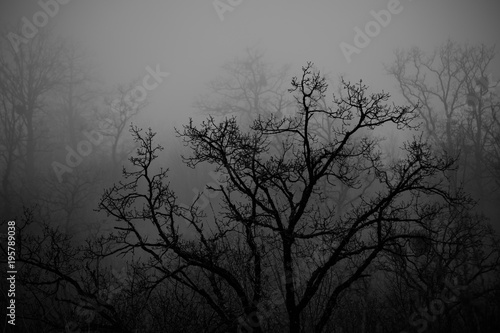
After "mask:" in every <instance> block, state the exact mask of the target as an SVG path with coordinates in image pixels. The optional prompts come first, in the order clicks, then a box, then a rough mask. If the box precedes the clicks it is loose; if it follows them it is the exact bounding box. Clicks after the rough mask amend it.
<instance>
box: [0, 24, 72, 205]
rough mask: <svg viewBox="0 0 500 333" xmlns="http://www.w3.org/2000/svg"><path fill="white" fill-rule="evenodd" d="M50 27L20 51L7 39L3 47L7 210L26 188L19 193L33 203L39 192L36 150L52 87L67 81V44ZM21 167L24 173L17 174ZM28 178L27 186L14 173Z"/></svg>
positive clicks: (0, 72) (0, 80)
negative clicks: (16, 181) (63, 61)
mask: <svg viewBox="0 0 500 333" xmlns="http://www.w3.org/2000/svg"><path fill="white" fill-rule="evenodd" d="M50 36H51V35H50V34H48V33H46V32H43V33H42V32H41V33H39V34H37V36H36V37H35V38H33V39H32V40H30V42H29V43H26V44H23V45H21V46H20V47H19V50H18V51H17V52H16V51H15V50H14V48H12V45H10V44H9V45H6V44H8V43H7V42H6V41H5V43H2V45H1V50H0V94H1V101H2V104H1V106H0V107H1V108H0V114H1V116H0V117H1V120H2V121H1V126H2V127H3V128H2V131H0V133H2V134H3V135H1V136H0V139H1V140H2V141H1V142H0V144H1V147H2V149H1V153H2V159H3V161H4V162H5V166H6V167H5V169H3V170H2V173H3V174H2V201H4V202H5V203H6V206H7V207H5V209H6V212H8V211H9V209H10V208H9V207H11V206H12V201H11V200H10V198H12V196H13V194H14V193H16V192H18V191H21V193H19V194H20V196H19V197H18V200H19V199H21V198H22V199H23V200H24V202H26V203H27V204H30V203H33V202H32V200H33V199H34V198H35V196H36V188H37V185H40V184H39V183H38V182H37V181H36V180H37V177H36V176H37V174H38V172H37V171H38V169H37V168H36V167H35V165H36V162H37V161H36V157H35V155H36V153H37V152H38V151H39V150H40V144H39V142H38V141H39V139H40V137H43V135H44V133H42V131H41V128H43V127H44V126H42V125H44V120H43V117H42V116H43V114H44V113H45V112H47V100H48V96H49V93H50V92H51V91H52V89H54V88H55V87H56V86H58V85H60V84H62V82H63V75H64V67H63V66H62V65H61V62H60V60H61V56H62V54H63V52H64V50H65V47H64V44H63V43H62V42H59V41H54V40H53V39H52V38H51V37H50ZM16 169H20V170H21V171H22V174H17V173H16V172H15V170H16ZM14 178H16V179H23V180H24V181H23V182H22V188H19V186H18V185H14V183H13V179H14Z"/></svg>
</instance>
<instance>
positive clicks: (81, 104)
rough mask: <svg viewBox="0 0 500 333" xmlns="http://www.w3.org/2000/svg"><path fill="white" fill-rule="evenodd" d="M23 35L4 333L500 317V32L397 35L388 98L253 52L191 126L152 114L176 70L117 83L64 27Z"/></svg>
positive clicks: (362, 330) (3, 128) (2, 121)
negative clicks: (499, 46)
mask: <svg viewBox="0 0 500 333" xmlns="http://www.w3.org/2000/svg"><path fill="white" fill-rule="evenodd" d="M242 6H243V5H242ZM241 10H243V9H241ZM231 15H232V14H231ZM401 15H402V14H401ZM16 46H17V47H13V45H12V43H11V41H9V40H8V39H5V38H4V39H3V40H2V42H1V44H0V183H1V184H0V223H1V230H0V232H1V235H2V236H1V237H2V239H1V242H0V246H1V248H0V251H1V252H2V255H1V257H0V259H1V260H0V261H1V264H2V270H1V282H0V285H1V290H2V298H1V307H2V308H3V309H4V310H3V311H6V310H5V309H7V311H6V314H7V316H6V317H4V322H3V326H2V329H3V332H10V331H12V332H14V331H16V332H82V333H84V332H130V333H132V332H134V333H139V332H144V333H148V332H172V333H175V332H207V333H208V332H211V333H226V332H234V333H236V332H241V333H250V332H254V333H263V332H289V333H303V332H317V333H321V332H324V333H369V332H371V333H387V332H408V333H410V332H419V333H421V332H463V333H465V332H476V333H485V332H498V331H500V317H499V316H498V314H499V313H500V239H499V234H498V232H499V231H500V226H499V225H498V222H497V221H498V216H499V212H500V211H499V207H498V202H500V201H499V199H500V192H499V188H500V85H499V84H498V82H495V78H494V76H493V75H492V74H491V73H492V64H493V63H494V62H495V61H496V60H497V57H498V55H497V53H496V51H495V47H494V45H486V44H481V43H477V44H473V43H462V42H458V41H455V40H452V39H448V40H445V41H443V42H442V43H441V44H440V45H438V46H436V47H435V49H434V50H433V51H432V52H426V51H424V50H423V49H420V48H418V47H413V48H408V49H404V48H400V49H398V50H397V51H395V52H394V55H393V58H392V59H390V60H388V62H387V65H386V66H385V67H384V73H385V74H384V75H385V76H386V77H388V78H389V79H390V80H391V81H392V83H393V84H394V87H395V88H394V89H393V91H389V92H387V91H385V90H382V89H379V88H378V87H377V86H376V85H375V86H373V85H372V86H368V85H367V84H366V83H365V81H364V80H363V78H361V79H360V78H357V79H356V80H352V79H350V78H347V77H344V76H339V77H338V78H337V79H334V78H333V76H332V75H331V74H330V73H325V72H324V71H323V70H321V69H320V68H319V67H318V66H316V65H315V63H314V62H312V61H310V60H309V59H304V60H303V63H302V65H301V66H299V67H295V66H292V65H289V64H276V63H274V62H272V61H270V60H269V59H268V58H266V50H263V49H262V48H259V47H254V46H248V47H246V48H244V49H241V50H239V53H238V54H239V55H238V56H236V57H229V58H227V59H224V65H223V66H222V68H221V69H220V71H219V72H218V74H217V75H216V76H215V77H212V79H211V80H209V81H208V82H205V83H207V89H206V93H203V94H192V95H191V101H192V103H193V105H194V108H196V110H197V112H198V113H197V115H196V117H192V118H191V119H190V120H189V121H187V122H184V123H182V124H180V125H178V126H176V127H175V140H165V137H164V136H162V135H163V134H164V133H163V132H162V131H165V129H164V127H162V124H161V123H158V122H156V123H155V122H154V121H152V122H149V123H148V122H147V121H141V115H142V114H143V113H144V112H145V111H144V110H145V109H146V108H147V107H148V106H149V102H150V98H151V95H152V94H154V92H153V90H154V89H156V87H157V86H158V85H160V84H161V83H162V82H163V81H168V80H170V77H171V75H170V73H168V72H166V71H167V68H164V67H162V66H160V65H156V66H155V65H154V64H153V65H150V66H148V67H147V68H146V70H145V71H144V75H143V76H141V77H140V78H138V79H134V80H131V81H129V82H127V83H124V84H123V85H120V86H118V87H115V88H113V89H107V88H103V86H102V85H100V83H99V82H98V80H97V78H96V77H94V76H93V71H92V70H91V69H90V67H91V65H90V64H91V60H90V59H89V58H88V57H86V55H85V52H83V51H82V49H81V48H79V46H78V45H77V44H75V43H71V41H68V40H64V39H61V38H56V37H55V36H54V35H53V34H52V33H50V32H48V30H47V31H45V30H44V31H40V32H39V33H38V34H37V35H36V36H35V37H33V38H32V39H30V41H29V42H27V43H19V44H16ZM89 66H90V67H89ZM335 74H336V73H335ZM395 97H397V98H395ZM164 107H165V108H168V105H165V106H164ZM145 123H146V125H145V126H144V124H145ZM495 223H496V224H495ZM13 272H15V273H13ZM13 300H14V302H13ZM11 309H12V311H11ZM9 314H10V315H9Z"/></svg>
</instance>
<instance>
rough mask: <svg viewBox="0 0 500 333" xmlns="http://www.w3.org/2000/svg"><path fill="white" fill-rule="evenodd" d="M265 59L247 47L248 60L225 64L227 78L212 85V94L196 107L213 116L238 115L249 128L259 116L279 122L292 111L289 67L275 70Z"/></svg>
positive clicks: (222, 77) (239, 59) (210, 86)
mask: <svg viewBox="0 0 500 333" xmlns="http://www.w3.org/2000/svg"><path fill="white" fill-rule="evenodd" d="M263 58H264V54H263V52H260V51H259V50H256V49H252V48H248V49H247V50H246V56H245V57H243V58H236V59H234V60H233V61H231V62H228V63H226V64H225V65H224V66H223V67H222V69H223V71H224V75H222V76H220V77H219V78H217V79H216V80H214V81H212V82H210V84H209V85H208V88H209V91H210V92H209V94H208V95H205V96H201V97H200V98H198V100H197V101H196V103H195V106H196V107H197V108H198V109H200V110H201V111H202V112H203V113H205V114H210V115H212V116H236V117H237V118H238V119H239V120H240V121H242V122H243V123H242V124H247V125H249V124H250V123H251V122H252V121H253V120H255V119H256V118H257V117H258V116H259V115H261V116H270V115H274V116H276V117H277V118H278V119H279V118H281V117H282V116H283V115H285V114H286V113H288V112H290V108H291V107H293V101H292V100H291V99H289V98H288V94H287V91H286V87H287V82H286V80H287V79H288V75H289V66H286V65H285V66H283V67H281V68H279V69H278V70H275V69H273V67H272V65H271V64H268V63H266V62H265V61H264V59H263Z"/></svg>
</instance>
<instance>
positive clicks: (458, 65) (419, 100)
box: [387, 40, 500, 209]
mask: <svg viewBox="0 0 500 333" xmlns="http://www.w3.org/2000/svg"><path fill="white" fill-rule="evenodd" d="M494 57H495V50H494V47H493V46H491V47H489V46H486V45H478V46H470V45H460V44H458V43H456V42H453V41H450V40H448V41H447V42H446V43H444V44H443V45H441V46H440V47H439V48H437V49H436V50H435V51H434V52H433V53H432V54H430V55H426V54H425V53H424V52H423V51H422V50H420V49H418V48H413V49H411V50H408V51H403V50H399V51H397V52H396V60H395V62H394V64H393V65H391V66H390V67H388V69H387V71H388V73H389V74H390V75H391V76H393V77H394V78H395V79H396V80H397V84H398V86H399V88H400V91H401V92H402V94H403V96H404V97H405V99H406V100H407V101H408V103H411V105H413V106H415V107H416V106H418V108H417V110H418V114H419V117H420V118H421V119H422V120H423V123H424V125H425V133H426V135H427V136H428V137H429V138H430V139H431V140H432V142H433V144H435V146H436V149H438V147H439V149H442V150H444V151H446V152H447V153H448V154H450V155H452V156H458V155H460V160H459V161H460V164H459V165H460V169H455V170H452V171H450V175H449V176H450V177H451V180H452V181H451V182H450V185H451V186H452V187H453V188H455V189H457V188H458V187H460V184H462V183H464V184H465V185H466V188H467V189H470V190H471V191H473V192H472V193H473V194H474V197H475V199H476V200H478V201H479V209H485V208H486V207H485V206H484V205H483V202H484V201H485V200H487V199H488V195H486V194H487V193H488V194H489V193H491V191H495V190H498V183H499V181H500V179H499V178H498V166H499V165H500V158H499V157H500V155H499V151H500V145H499V143H500V142H499V139H498V138H499V136H500V126H499V122H498V119H499V115H498V113H499V110H500V100H499V96H498V91H499V89H500V87H498V83H495V82H493V75H492V73H491V72H490V70H491V66H492V61H493V60H494ZM495 201H496V200H495Z"/></svg>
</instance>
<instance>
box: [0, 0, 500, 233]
mask: <svg viewBox="0 0 500 333" xmlns="http://www.w3.org/2000/svg"><path fill="white" fill-rule="evenodd" d="M0 1H1V2H0V20H1V24H0V26H2V27H3V28H5V27H7V31H2V33H3V34H6V33H7V32H8V31H9V30H8V29H9V27H15V26H16V25H18V24H19V22H20V21H21V18H22V17H23V16H25V17H27V18H28V19H30V20H31V18H32V16H33V14H34V13H36V12H37V11H40V10H41V8H40V6H39V5H38V3H37V1H34V0H33V1H28V0H0ZM221 1H223V2H227V0H221ZM388 3H389V0H376V1H367V0H366V1H353V0H339V1H332V0H310V1H305V0H287V1H285V0H243V2H242V3H241V4H240V5H239V6H237V7H236V8H234V10H233V11H231V12H226V13H224V20H223V21H221V20H220V18H219V16H218V15H217V12H216V10H215V9H214V6H213V0H203V1H202V0H197V1H194V0H192V1H188V0H171V1H166V0H143V1H138V0H136V1H132V0H72V1H70V2H69V3H68V4H66V5H61V6H60V10H59V13H58V14H57V15H56V16H55V17H54V18H51V19H50V24H52V25H54V30H55V32H57V33H61V34H62V35H64V36H66V37H69V38H70V39H71V40H73V41H75V42H77V43H78V44H79V45H80V46H81V47H82V48H83V49H84V50H85V52H86V54H87V55H88V56H89V60H90V62H92V63H93V64H94V68H95V72H96V73H98V77H99V79H100V80H101V82H102V83H103V84H104V85H105V86H106V87H109V88H112V87H113V86H116V85H117V84H126V83H128V82H129V81H130V80H132V79H133V78H142V77H144V75H146V74H147V72H146V70H145V68H146V67H147V66H150V67H152V68H155V66H156V65H157V64H159V65H160V68H161V70H162V71H165V72H169V73H170V76H169V77H168V78H166V79H165V81H164V82H163V83H162V84H161V85H160V86H159V87H158V88H157V89H155V90H154V91H151V92H150V93H149V95H148V97H149V98H150V104H149V105H148V106H147V108H146V109H145V110H143V112H142V114H141V115H140V116H139V118H138V123H139V125H145V126H152V127H153V130H155V131H160V132H161V133H160V134H161V135H162V136H166V137H168V138H171V139H172V140H173V139H174V137H173V127H174V126H177V127H179V126H180V125H181V124H183V123H185V122H186V121H187V120H188V118H189V117H192V116H195V115H196V112H197V110H195V109H194V108H193V106H192V105H193V101H194V98H195V97H197V96H199V95H200V94H203V93H206V92H207V90H206V84H207V83H208V82H209V81H210V80H212V79H214V78H215V77H216V76H217V75H218V74H220V67H221V65H223V64H224V63H225V62H227V61H229V60H232V59H233V58H234V57H235V56H243V55H244V49H245V47H249V46H250V47H251V46H255V47H258V48H259V49H261V50H264V51H265V55H266V60H267V61H270V62H272V63H274V64H276V65H277V66H279V65H282V64H286V63H290V64H291V65H292V74H294V75H296V74H298V73H299V72H300V66H302V65H304V64H305V63H306V61H313V62H314V63H315V65H316V66H317V68H319V69H321V70H322V71H323V72H324V73H327V74H329V75H330V76H331V77H332V78H334V79H335V78H336V77H337V76H339V75H345V76H346V77H347V78H348V79H350V80H353V81H357V80H359V79H363V80H364V82H365V83H366V84H367V85H368V86H369V87H370V88H371V89H372V90H376V91H379V90H382V89H384V90H386V91H388V92H390V93H391V94H392V95H393V100H394V101H395V102H396V103H400V102H402V101H403V100H402V98H401V96H399V94H398V92H397V88H396V84H395V81H394V80H393V79H392V78H390V77H389V76H388V75H386V74H385V70H384V66H383V65H384V64H387V65H389V64H391V63H392V62H393V61H394V55H393V52H394V50H395V49H396V48H398V47H399V48H405V49H408V48H410V47H412V46H418V47H420V48H422V49H423V50H425V51H428V52H429V51H431V50H432V49H433V48H435V47H437V46H439V45H441V44H442V43H444V42H445V41H446V40H447V39H448V38H451V39H453V40H455V41H457V42H459V43H470V44H478V43H485V44H488V45H491V44H497V45H500V29H499V28H500V1H499V0H474V1H472V0H401V6H402V8H403V10H402V11H401V13H399V14H398V15H393V16H392V20H391V22H390V24H389V25H388V26H387V27H385V28H382V30H381V32H380V34H379V35H378V36H376V37H374V38H373V39H372V41H371V43H370V44H369V45H368V46H367V47H366V48H364V49H362V51H361V54H359V55H356V54H355V55H353V61H352V62H351V63H347V61H346V59H345V58H344V56H343V54H342V52H341V49H340V47H339V45H340V43H341V42H347V43H349V44H353V38H354V35H355V33H354V28H355V27H356V26H358V27H360V28H361V29H364V26H365V24H366V23H367V22H369V21H371V20H373V17H372V16H371V15H370V11H371V10H375V11H379V10H381V9H386V8H387V5H388ZM12 30H14V29H12ZM497 52H498V50H497ZM492 75H493V78H494V79H495V80H499V79H500V55H499V56H497V58H496V59H495V61H494V64H493V66H492ZM136 123H137V121H136ZM141 123H142V124H141ZM492 222H493V224H494V225H496V226H497V228H498V226H499V225H500V223H499V222H498V221H492Z"/></svg>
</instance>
